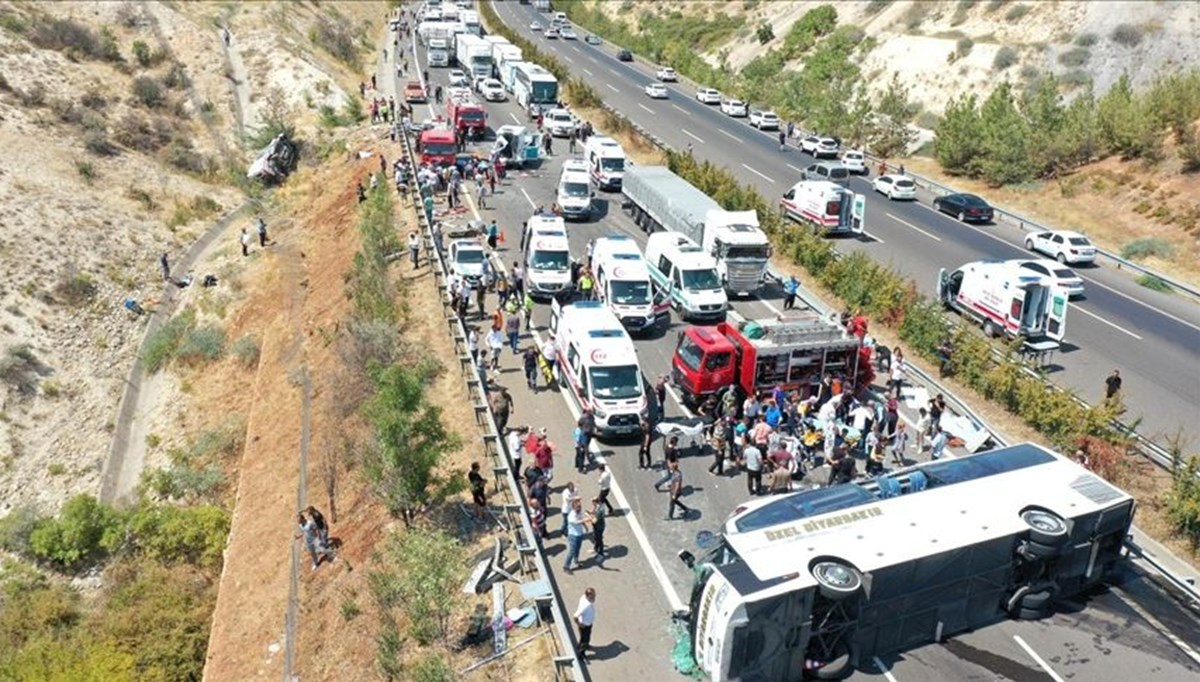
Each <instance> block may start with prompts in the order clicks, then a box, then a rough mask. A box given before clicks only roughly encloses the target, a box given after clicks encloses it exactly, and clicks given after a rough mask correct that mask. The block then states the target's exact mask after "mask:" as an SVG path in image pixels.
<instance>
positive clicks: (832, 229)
mask: <svg viewBox="0 0 1200 682" xmlns="http://www.w3.org/2000/svg"><path fill="white" fill-rule="evenodd" d="M856 196H857V197H862V195H861V194H859V195H855V193H854V192H852V191H850V190H848V189H846V188H845V187H842V186H841V185H839V184H837V183H836V182H830V181H829V180H801V181H800V182H797V183H796V184H795V185H792V188H791V189H789V190H788V191H787V192H784V194H783V198H781V199H780V200H779V212H780V214H781V215H783V217H785V218H791V219H792V220H795V221H797V222H799V223H801V224H802V225H808V226H809V227H811V228H812V231H813V234H849V233H860V232H862V231H863V227H862V219H861V216H855V213H854V211H855V198H856Z"/></svg>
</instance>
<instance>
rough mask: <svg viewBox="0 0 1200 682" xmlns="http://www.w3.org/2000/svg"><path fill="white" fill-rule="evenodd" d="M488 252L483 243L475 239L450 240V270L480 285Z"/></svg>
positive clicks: (475, 284) (473, 283)
mask: <svg viewBox="0 0 1200 682" xmlns="http://www.w3.org/2000/svg"><path fill="white" fill-rule="evenodd" d="M486 258H487V254H486V253H484V251H483V244H480V243H479V241H478V240H475V239H455V240H454V241H452V242H450V272H452V273H454V274H456V275H458V276H459V277H461V278H463V279H465V280H467V281H468V282H470V283H471V285H472V286H479V281H480V280H481V279H482V278H483V261H484V260H485V259H486Z"/></svg>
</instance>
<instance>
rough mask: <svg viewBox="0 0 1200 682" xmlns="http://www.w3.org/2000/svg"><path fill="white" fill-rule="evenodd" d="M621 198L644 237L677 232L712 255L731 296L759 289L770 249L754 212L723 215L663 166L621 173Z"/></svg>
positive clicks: (746, 293)
mask: <svg viewBox="0 0 1200 682" xmlns="http://www.w3.org/2000/svg"><path fill="white" fill-rule="evenodd" d="M621 192H622V193H623V194H624V195H625V199H626V203H627V205H628V207H629V208H630V210H631V211H632V213H633V220H634V222H635V223H637V225H638V226H639V227H641V228H642V230H643V231H644V232H654V231H657V230H669V231H672V232H682V233H683V234H684V235H686V236H687V237H688V238H689V239H691V240H692V241H694V242H696V243H697V244H699V245H700V246H701V248H703V249H704V250H705V251H706V252H707V253H709V254H710V255H712V257H713V258H715V259H716V261H717V272H718V273H719V274H720V275H721V280H722V283H723V284H724V285H725V289H726V291H728V292H729V294H730V295H733V296H748V295H751V294H754V293H757V292H758V291H759V289H760V288H761V287H762V286H763V282H764V280H765V279H766V271H767V260H768V259H769V258H770V257H771V244H770V242H768V241H767V235H766V234H765V233H763V231H762V229H760V228H759V226H758V214H757V213H755V212H754V211H726V210H725V209H723V208H721V206H720V204H718V203H717V202H715V201H713V200H712V198H711V197H709V196H708V195H707V194H705V193H704V192H701V191H700V190H699V189H696V188H695V187H694V186H692V184H691V183H689V182H688V181H687V180H684V179H683V178H681V177H679V176H678V175H676V174H675V173H672V172H671V170H670V169H669V168H666V167H665V166H631V167H629V168H626V169H625V174H624V178H623V179H622V187H621Z"/></svg>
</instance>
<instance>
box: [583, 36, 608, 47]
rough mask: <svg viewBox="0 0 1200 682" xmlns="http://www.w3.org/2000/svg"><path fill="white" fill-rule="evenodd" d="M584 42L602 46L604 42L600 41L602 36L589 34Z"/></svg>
mask: <svg viewBox="0 0 1200 682" xmlns="http://www.w3.org/2000/svg"><path fill="white" fill-rule="evenodd" d="M583 42H585V43H587V44H588V45H600V44H601V43H603V42H604V41H603V40H600V36H598V35H596V34H595V33H589V34H587V37H586V38H584V39H583Z"/></svg>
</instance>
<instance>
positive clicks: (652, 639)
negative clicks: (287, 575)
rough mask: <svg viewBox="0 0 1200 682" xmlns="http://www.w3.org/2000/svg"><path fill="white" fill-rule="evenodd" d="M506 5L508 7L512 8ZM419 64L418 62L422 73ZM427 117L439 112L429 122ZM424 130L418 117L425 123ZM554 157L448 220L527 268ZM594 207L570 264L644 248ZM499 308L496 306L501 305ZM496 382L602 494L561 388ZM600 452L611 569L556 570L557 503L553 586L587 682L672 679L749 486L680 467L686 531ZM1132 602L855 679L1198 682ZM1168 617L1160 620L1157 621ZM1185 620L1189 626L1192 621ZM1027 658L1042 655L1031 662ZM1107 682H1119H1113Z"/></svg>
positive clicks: (1112, 597)
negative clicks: (683, 624) (698, 585)
mask: <svg viewBox="0 0 1200 682" xmlns="http://www.w3.org/2000/svg"><path fill="white" fill-rule="evenodd" d="M506 5H508V6H510V7H511V6H513V4H512V3H506ZM421 58H422V56H418V60H420V59H421ZM430 75H431V77H432V79H433V80H434V82H435V83H441V84H443V85H445V76H446V71H445V70H440V69H438V70H434V69H431V70H430ZM433 106H434V107H436V105H433ZM485 106H486V107H487V108H488V110H489V120H490V122H491V125H493V126H495V125H499V124H502V123H508V122H511V121H513V120H517V121H521V122H525V117H524V115H523V113H522V112H520V111H519V109H518V108H517V107H516V105H515V104H513V103H511V102H507V103H500V104H487V105H485ZM432 110H433V108H432V107H431V108H430V112H432ZM417 117H418V118H421V117H422V116H421V114H420V113H418V116H417ZM489 145H490V143H482V144H480V145H479V146H478V147H477V149H480V150H481V151H482V150H486V149H487V148H488V146H489ZM554 148H555V150H556V152H557V154H556V155H555V156H554V157H552V158H550V159H547V160H545V161H544V162H543V163H542V164H541V166H540V167H538V168H534V169H532V170H530V171H528V172H514V173H512V174H510V176H509V178H508V180H507V181H505V182H504V183H502V184H501V185H500V186H499V187H498V192H497V194H496V195H494V196H491V197H488V202H487V203H488V208H486V209H483V210H479V209H477V208H476V207H475V206H474V202H473V201H471V200H470V198H469V197H468V199H467V205H468V207H469V209H470V210H469V211H468V212H466V213H460V214H451V215H447V216H444V219H445V221H446V223H447V224H448V225H461V224H463V223H465V222H466V221H467V220H469V219H472V218H475V217H480V218H482V219H484V220H491V219H493V218H494V219H496V220H497V222H498V224H499V225H500V227H501V228H502V230H503V231H504V234H505V243H504V244H503V245H501V247H500V249H499V250H498V252H497V253H496V259H497V260H498V261H501V262H503V263H504V264H506V265H508V266H511V263H512V262H513V261H514V260H516V259H517V258H518V257H519V256H518V254H517V247H516V245H517V244H518V243H519V234H520V226H521V225H522V223H523V222H524V221H525V220H526V219H527V218H528V217H529V215H530V214H531V213H532V211H533V208H534V207H535V206H536V205H549V204H550V203H551V202H552V201H553V193H554V185H555V183H556V181H557V178H558V173H559V171H560V169H561V164H562V161H563V159H564V158H565V156H566V154H565V153H564V152H565V151H566V141H565V140H562V139H558V140H555V143H554ZM468 194H471V193H468ZM597 206H598V207H600V209H601V211H600V212H601V216H602V217H600V218H599V219H596V220H593V221H591V222H587V223H571V224H569V226H568V234H569V237H570V242H571V247H572V254H573V255H576V256H578V255H581V254H582V253H583V251H584V248H585V245H586V243H587V241H589V240H590V239H593V238H595V237H598V236H602V235H605V234H610V233H613V232H617V233H625V234H630V235H632V236H634V237H635V238H636V239H638V241H639V242H640V243H643V244H644V241H645V239H644V236H643V235H642V234H641V233H640V232H639V231H638V230H637V228H636V227H635V226H634V225H633V223H632V221H631V220H630V219H629V217H628V215H627V214H625V213H623V212H622V211H621V210H620V201H619V195H616V194H606V193H603V192H597ZM440 208H441V206H439V210H440ZM402 267H407V265H405V266H402ZM779 298H781V296H780V292H779V291H778V290H777V289H773V290H771V291H770V292H768V293H767V294H766V295H765V296H764V300H749V301H738V302H737V304H736V309H737V310H738V312H739V313H740V314H742V315H744V316H745V317H748V318H755V317H763V316H767V315H771V314H772V312H773V308H772V306H775V307H777V303H778V299H779ZM493 301H494V299H492V300H491V301H489V303H491V304H494V303H493ZM547 316H548V308H547V306H544V305H539V306H538V307H537V309H536V310H535V313H534V323H535V327H536V328H537V329H536V332H537V339H543V338H544V333H545V330H544V325H545V324H546V321H547ZM679 327H680V325H679V323H678V322H677V321H675V320H674V319H672V320H671V324H670V327H669V328H665V327H664V328H662V329H661V331H660V332H659V334H658V335H655V336H651V337H650V338H644V339H637V340H636V346H637V350H638V355H639V362H640V364H641V368H642V371H643V374H644V376H645V377H646V378H647V379H648V380H653V379H654V378H656V377H657V376H659V375H661V374H663V373H666V372H667V371H668V369H669V359H670V356H671V354H672V351H673V348H674V339H675V333H674V332H675V330H677V329H678V328H679ZM536 342H537V340H535V339H534V338H531V337H529V336H524V337H523V338H522V345H523V346H524V345H527V344H530V343H536ZM497 381H498V383H500V384H502V385H503V386H505V387H507V388H508V389H509V390H510V392H511V393H512V395H513V397H514V401H515V408H514V411H513V415H512V418H511V419H510V423H512V424H529V425H532V426H535V427H539V426H545V427H547V428H548V430H549V434H550V438H551V440H552V442H554V443H557V444H558V451H559V453H560V457H559V459H558V462H557V464H556V471H555V477H554V488H555V489H556V491H557V490H558V489H559V488H560V487H561V486H563V485H565V484H566V482H567V481H569V480H573V481H575V482H577V483H578V484H579V485H580V488H581V490H582V493H583V495H584V498H585V499H589V498H590V497H591V496H593V495H595V494H596V492H597V485H596V477H597V474H596V472H595V471H592V472H590V473H588V474H577V473H576V472H575V471H574V469H573V468H572V466H571V458H570V454H569V450H570V442H571V430H572V428H573V426H574V422H575V419H576V418H577V415H578V411H577V409H576V407H575V405H574V403H573V402H571V399H570V398H569V397H568V396H567V395H566V394H565V393H561V392H560V391H559V390H557V389H554V390H549V389H546V388H545V387H542V388H541V389H540V390H537V391H530V390H528V389H527V387H526V386H525V382H524V380H523V378H522V376H521V374H520V361H519V358H518V357H516V356H512V355H509V354H508V353H507V352H506V353H505V354H504V355H503V356H502V360H501V373H500V375H499V377H498V379H497ZM904 412H905V416H906V418H907V417H909V416H911V411H910V410H907V409H906V410H905V411H904ZM681 415H682V410H681V407H680V406H679V405H678V403H677V402H676V401H675V400H674V397H673V396H672V397H671V398H669V399H668V406H667V416H668V417H669V418H676V417H679V416H681ZM596 450H597V452H598V454H600V455H601V456H603V457H605V458H606V460H607V461H608V463H609V465H610V466H611V468H612V471H613V473H614V481H615V484H614V494H613V498H614V503H615V504H616V505H617V506H618V508H619V511H618V513H617V514H616V515H614V516H612V517H610V520H609V524H608V533H607V544H608V545H609V548H610V549H609V556H610V558H609V559H608V560H607V561H605V562H603V563H600V562H597V561H596V558H595V557H594V556H593V555H592V554H591V551H590V548H589V546H588V545H585V549H584V552H583V557H582V558H583V565H582V567H581V568H580V569H578V570H576V571H574V572H573V573H566V572H565V571H562V570H561V565H562V560H563V558H564V554H565V546H564V542H563V539H562V538H561V536H560V534H559V532H558V529H559V528H560V524H561V521H560V518H559V517H558V515H557V513H556V510H557V508H558V505H559V504H560V502H561V498H560V497H559V496H558V495H557V494H556V495H555V496H554V497H553V498H552V502H551V508H552V511H551V514H550V515H549V522H548V527H549V528H550V530H551V538H550V539H549V540H547V541H546V542H545V550H546V554H547V555H548V557H549V561H550V565H551V567H552V569H553V570H554V573H555V574H554V580H555V582H556V583H557V585H558V587H559V589H560V591H561V593H562V595H563V596H564V598H565V600H566V605H567V608H568V610H573V609H574V606H575V604H576V602H577V600H578V598H579V595H580V594H582V592H583V590H584V588H585V587H589V586H590V587H595V588H596V590H597V592H598V599H597V623H596V627H595V632H594V633H593V642H594V643H595V645H596V647H597V649H596V652H595V655H593V656H592V657H591V659H590V660H589V662H588V665H587V667H588V672H589V675H590V677H591V679H594V680H599V681H608V680H613V681H616V680H630V679H643V680H668V679H677V678H678V675H677V673H675V671H674V668H673V665H672V658H671V648H672V646H673V644H674V642H675V639H674V636H673V633H672V630H671V627H672V626H671V623H672V621H671V618H670V613H671V612H672V611H675V610H677V609H679V608H680V607H682V606H683V605H684V604H686V602H687V599H688V595H689V594H690V590H691V573H690V571H689V570H688V569H687V568H686V567H685V566H683V565H682V564H681V563H680V562H679V561H678V560H677V559H676V558H675V555H676V553H677V552H678V551H679V550H681V549H691V550H695V548H696V538H697V534H698V533H699V532H701V531H715V530H717V529H718V528H719V526H720V524H721V522H722V521H723V520H724V519H725V517H726V516H727V515H728V514H729V512H730V511H731V510H732V509H733V508H734V507H735V506H736V505H738V504H739V503H741V502H743V501H744V500H745V499H746V498H747V493H746V488H745V480H744V478H742V477H739V476H729V475H726V476H721V477H718V476H713V475H710V474H708V473H707V472H706V471H705V469H706V468H707V466H708V465H709V462H710V460H709V458H706V457H705V458H701V457H696V456H691V457H685V458H684V459H683V461H682V466H683V469H684V474H685V486H686V491H685V496H684V498H683V501H684V503H685V504H687V505H688V506H690V507H693V508H694V509H695V511H694V512H693V513H692V514H690V515H689V516H688V517H687V519H686V520H667V519H666V518H665V517H666V511H667V499H666V496H665V494H662V493H657V492H655V491H654V490H653V488H652V487H651V486H652V483H653V482H654V481H655V480H657V478H658V477H659V473H658V472H657V471H655V472H648V471H642V470H639V469H638V468H637V465H636V464H637V461H636V460H637V455H636V448H635V447H634V446H632V445H630V444H625V443H604V444H600V445H599V446H598V447H597V448H596ZM660 453H661V443H657V442H656V444H655V454H656V459H657V458H659V457H661V454H660ZM823 478H824V477H823V476H822V477H821V479H822V480H823ZM1129 581H1130V584H1131V585H1133V586H1136V587H1137V589H1138V590H1139V591H1140V592H1151V596H1146V595H1145V594H1139V595H1138V596H1137V597H1136V599H1138V603H1140V604H1143V605H1144V607H1143V608H1145V609H1147V610H1152V611H1153V612H1154V613H1157V614H1165V613H1173V612H1171V611H1170V609H1171V608H1173V605H1172V604H1171V603H1170V602H1169V601H1168V600H1165V599H1163V598H1162V597H1161V595H1157V594H1153V593H1152V590H1153V589H1154V588H1153V586H1152V585H1150V584H1149V583H1148V582H1147V581H1145V580H1142V579H1141V578H1140V576H1138V575H1134V574H1131V576H1130V578H1129ZM1134 598H1135V597H1134V596H1131V595H1130V594H1127V593H1126V590H1125V589H1124V588H1114V589H1113V590H1111V591H1109V592H1106V593H1104V594H1100V595H1096V596H1095V597H1092V598H1091V599H1090V600H1089V603H1088V608H1087V609H1085V610H1083V611H1080V612H1074V609H1067V610H1065V611H1064V612H1063V613H1060V614H1056V615H1055V616H1054V617H1052V618H1050V619H1048V620H1046V621H1042V622H1037V623H1015V622H1002V623H998V624H996V625H994V626H991V627H988V628H984V629H981V630H979V631H977V632H973V633H969V634H967V635H964V636H961V637H957V638H954V639H953V640H950V641H949V642H946V643H944V644H938V645H930V646H925V647H921V648H919V649H914V650H911V651H907V652H904V653H903V654H902V655H900V656H897V657H895V658H894V659H890V660H887V661H881V663H882V665H883V668H884V670H886V672H884V673H859V674H856V676H855V677H854V679H863V680H865V679H875V678H877V677H879V676H880V675H883V676H884V677H885V678H886V679H888V680H889V682H910V681H914V680H922V681H931V682H939V681H942V680H945V681H947V682H949V681H951V680H965V679H980V680H984V679H988V680H990V679H1013V680H1022V681H1024V680H1030V681H1040V680H1059V681H1061V680H1062V679H1064V678H1063V677H1056V676H1057V675H1064V676H1066V678H1070V679H1080V680H1084V679H1086V680H1092V679H1095V680H1100V679H1149V678H1150V677H1151V676H1153V677H1154V679H1158V680H1164V681H1167V682H1172V681H1174V680H1180V681H1182V680H1185V679H1191V678H1193V677H1194V676H1195V675H1196V674H1200V661H1197V662H1193V661H1191V660H1190V659H1189V658H1187V656H1186V655H1184V654H1182V653H1180V651H1179V650H1178V649H1177V648H1176V647H1174V646H1173V645H1171V644H1170V643H1169V642H1168V641H1167V640H1166V639H1164V637H1163V635H1162V634H1160V633H1159V631H1158V630H1157V629H1156V626H1154V625H1152V624H1151V623H1149V622H1147V621H1145V620H1144V619H1141V618H1139V617H1137V616H1136V614H1135V615H1134V616H1130V615H1129V614H1128V611H1129V608H1128V607H1127V606H1124V605H1123V602H1122V601H1121V600H1122V599H1130V600H1132V599H1134ZM1160 602H1161V603H1160ZM1160 618H1165V616H1161V615H1160ZM1177 620H1180V621H1182V622H1185V623H1186V617H1180V618H1178V619H1177ZM1081 623H1085V624H1086V625H1081ZM1181 630H1183V631H1181V632H1180V633H1178V634H1177V636H1179V637H1182V638H1184V639H1185V640H1186V639H1187V638H1194V637H1195V632H1194V628H1193V631H1192V632H1186V630H1187V628H1181ZM1017 638H1020V639H1019V640H1018V639H1017ZM1188 641H1190V640H1188ZM1022 642H1023V643H1024V644H1022ZM1197 645H1198V644H1197V643H1193V644H1192V646H1197ZM1025 647H1028V649H1026V648H1025ZM1030 651H1032V652H1034V655H1033V656H1031V655H1030V653H1029V652H1030ZM1038 659H1040V660H1041V661H1042V662H1041V663H1039V662H1038ZM1048 670H1049V671H1052V672H1047V671H1048ZM1110 674H1111V675H1118V676H1117V677H1109V675H1110Z"/></svg>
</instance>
